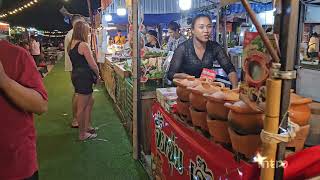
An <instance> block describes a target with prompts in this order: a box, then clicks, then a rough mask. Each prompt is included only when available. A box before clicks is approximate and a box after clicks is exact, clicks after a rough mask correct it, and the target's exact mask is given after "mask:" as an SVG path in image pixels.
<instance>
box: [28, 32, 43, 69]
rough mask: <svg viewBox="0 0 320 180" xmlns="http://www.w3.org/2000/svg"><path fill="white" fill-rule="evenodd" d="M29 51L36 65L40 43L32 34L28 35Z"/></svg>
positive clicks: (38, 59)
mask: <svg viewBox="0 0 320 180" xmlns="http://www.w3.org/2000/svg"><path fill="white" fill-rule="evenodd" d="M30 51H31V55H32V56H33V59H34V61H35V62H36V65H37V66H38V65H39V63H40V59H41V58H40V54H41V49H40V43H39V42H38V41H37V40H36V37H35V36H34V35H31V36H30Z"/></svg>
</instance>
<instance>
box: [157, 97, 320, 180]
mask: <svg viewBox="0 0 320 180" xmlns="http://www.w3.org/2000/svg"><path fill="white" fill-rule="evenodd" d="M152 114H153V120H152V121H151V128H152V139H151V153H152V175H153V177H154V178H155V179H161V180H171V179H174V180H187V179H190V180H213V179H218V180H219V179H222V180H226V179H232V180H258V179H259V174H260V169H259V168H258V166H257V165H256V164H249V163H247V162H244V161H240V162H237V161H236V160H235V159H234V155H233V154H232V153H231V152H229V151H228V150H226V149H224V148H223V147H222V146H220V145H218V144H215V143H213V142H211V141H210V140H209V139H207V138H205V137H204V136H202V135H201V134H199V133H198V132H196V131H194V130H193V129H191V128H188V127H187V126H185V125H184V124H183V123H181V122H179V121H177V120H175V119H174V118H173V117H172V116H171V115H170V114H169V113H167V112H166V111H165V110H164V109H162V107H161V106H160V104H158V103H155V104H154V105H153V107H152ZM286 161H287V163H288V166H287V167H286V168H285V171H284V177H283V179H285V180H300V179H308V178H312V177H315V176H316V175H320V146H315V147H312V148H307V149H305V150H303V151H300V152H299V153H295V154H294V155H291V156H289V157H288V158H286Z"/></svg>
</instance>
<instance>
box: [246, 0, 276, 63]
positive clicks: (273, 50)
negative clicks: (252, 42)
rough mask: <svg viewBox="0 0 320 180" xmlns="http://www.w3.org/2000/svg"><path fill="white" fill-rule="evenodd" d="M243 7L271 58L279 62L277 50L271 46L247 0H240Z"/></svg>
mask: <svg viewBox="0 0 320 180" xmlns="http://www.w3.org/2000/svg"><path fill="white" fill-rule="evenodd" d="M241 2H242V4H243V6H244V8H245V9H246V10H247V12H248V14H249V16H250V18H251V20H252V22H253V24H254V25H255V27H256V28H257V30H258V32H259V34H260V36H261V39H262V41H263V43H264V45H265V46H266V48H267V49H268V51H269V53H270V55H271V57H272V59H273V60H274V61H275V62H280V58H279V56H278V54H277V51H276V50H275V49H274V48H273V46H272V43H271V42H270V40H269V38H268V36H267V34H266V32H265V31H264V29H263V28H262V26H261V24H260V23H259V21H258V20H257V17H256V16H255V13H254V11H253V10H252V9H251V7H250V4H249V2H248V1H247V0H241Z"/></svg>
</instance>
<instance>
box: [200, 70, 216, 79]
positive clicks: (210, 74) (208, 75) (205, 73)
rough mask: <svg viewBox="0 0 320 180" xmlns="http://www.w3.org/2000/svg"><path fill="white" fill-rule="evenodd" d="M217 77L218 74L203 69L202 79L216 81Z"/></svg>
mask: <svg viewBox="0 0 320 180" xmlns="http://www.w3.org/2000/svg"><path fill="white" fill-rule="evenodd" d="M216 75H217V72H215V71H214V70H212V69H207V68H203V69H202V73H201V77H202V78H207V79H210V80H212V81H214V80H215V79H216Z"/></svg>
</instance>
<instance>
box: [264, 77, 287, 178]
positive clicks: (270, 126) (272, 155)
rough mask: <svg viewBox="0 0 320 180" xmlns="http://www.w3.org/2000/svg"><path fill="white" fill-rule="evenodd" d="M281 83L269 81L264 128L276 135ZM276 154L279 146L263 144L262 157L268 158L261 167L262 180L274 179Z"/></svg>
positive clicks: (279, 81)
mask: <svg viewBox="0 0 320 180" xmlns="http://www.w3.org/2000/svg"><path fill="white" fill-rule="evenodd" d="M281 83H282V82H281V80H274V79H268V80H267V94H266V97H267V101H266V111H265V119H264V122H263V125H264V126H263V127H264V130H265V131H267V132H269V133H274V134H277V133H278V129H279V114H280V99H281ZM276 154H277V144H271V143H263V144H262V157H265V158H266V159H265V161H264V163H263V165H262V167H261V179H262V180H269V179H273V178H274V173H275V169H274V168H275V164H271V163H275V162H276Z"/></svg>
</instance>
